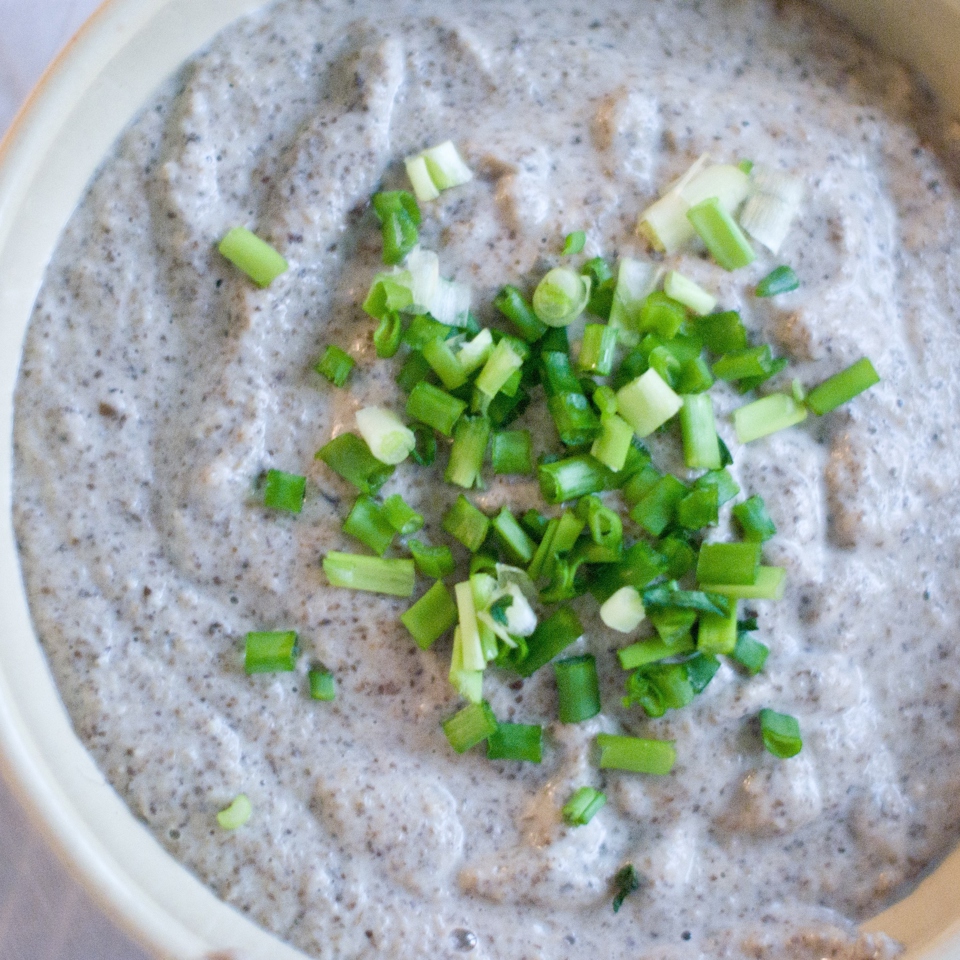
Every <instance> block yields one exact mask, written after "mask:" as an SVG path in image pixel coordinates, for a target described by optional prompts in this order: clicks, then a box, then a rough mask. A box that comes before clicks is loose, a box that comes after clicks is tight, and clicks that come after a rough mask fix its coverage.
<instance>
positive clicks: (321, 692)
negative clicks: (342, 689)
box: [307, 668, 337, 702]
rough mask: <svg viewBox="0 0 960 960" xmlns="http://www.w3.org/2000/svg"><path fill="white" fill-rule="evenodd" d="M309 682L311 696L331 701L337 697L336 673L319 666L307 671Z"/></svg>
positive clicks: (314, 698)
mask: <svg viewBox="0 0 960 960" xmlns="http://www.w3.org/2000/svg"><path fill="white" fill-rule="evenodd" d="M307 682H308V683H309V684H310V698H311V699H312V700H323V701H326V702H329V701H331V700H336V699H337V681H336V678H335V677H334V675H333V674H332V673H331V672H330V671H329V670H327V669H325V668H317V669H314V670H310V671H308V673H307Z"/></svg>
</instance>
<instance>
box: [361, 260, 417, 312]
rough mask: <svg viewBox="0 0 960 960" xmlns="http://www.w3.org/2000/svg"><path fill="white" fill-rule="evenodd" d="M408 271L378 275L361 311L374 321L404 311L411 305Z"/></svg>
mask: <svg viewBox="0 0 960 960" xmlns="http://www.w3.org/2000/svg"><path fill="white" fill-rule="evenodd" d="M411 282H412V280H411V276H410V273H409V271H402V272H401V273H392V274H391V273H378V274H377V275H376V277H374V278H373V283H372V284H371V285H370V293H369V294H368V295H367V299H366V300H364V301H363V306H362V309H363V311H364V313H367V314H369V316H371V317H373V319H374V320H382V319H383V318H384V317H385V316H387V315H388V314H390V313H398V312H399V311H401V310H406V309H408V308H409V307H410V306H412V304H413V293H412V292H411V290H410V284H411Z"/></svg>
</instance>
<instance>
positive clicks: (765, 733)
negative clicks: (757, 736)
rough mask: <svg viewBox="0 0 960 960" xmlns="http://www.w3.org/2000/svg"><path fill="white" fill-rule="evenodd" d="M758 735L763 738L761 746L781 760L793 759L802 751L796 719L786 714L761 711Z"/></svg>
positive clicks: (801, 739) (801, 741) (798, 725)
mask: <svg viewBox="0 0 960 960" xmlns="http://www.w3.org/2000/svg"><path fill="white" fill-rule="evenodd" d="M760 733H761V735H762V737H763V745H764V746H765V747H766V748H767V750H769V751H770V753H772V754H773V755H774V756H775V757H779V758H780V759H781V760H787V759H789V758H790V757H795V756H796V755H797V754H798V753H799V752H800V751H801V750H802V749H803V738H802V737H801V736H800V724H799V723H798V722H797V718H796V717H791V716H790V714H788V713H777V712H776V711H774V710H768V709H764V710H761V711H760Z"/></svg>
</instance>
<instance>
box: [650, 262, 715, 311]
mask: <svg viewBox="0 0 960 960" xmlns="http://www.w3.org/2000/svg"><path fill="white" fill-rule="evenodd" d="M663 292H664V293H665V294H666V295H667V296H668V297H670V299H671V300H676V301H677V303H682V304H683V305H684V306H685V307H686V308H687V309H688V310H690V312H691V313H695V314H696V315H697V316H698V317H702V316H703V315H704V314H707V313H710V311H711V310H713V308H714V307H715V306H716V305H717V298H716V297H714V296H713V295H712V294H709V293H707V291H706V290H704V289H703V287H701V286H699V285H698V284H696V283H694V282H693V280H691V279H690V278H689V277H685V276H684V275H683V274H682V273H677V271H676V270H671V271H670V272H669V273H668V274H667V275H666V276H665V277H664V278H663Z"/></svg>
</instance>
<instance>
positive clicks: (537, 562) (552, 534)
mask: <svg viewBox="0 0 960 960" xmlns="http://www.w3.org/2000/svg"><path fill="white" fill-rule="evenodd" d="M559 528H560V520H559V518H555V519H553V520H549V521H548V522H547V527H546V529H545V530H544V532H543V536H542V537H541V538H540V546H538V547H537V550H536V552H535V553H534V555H533V560H531V561H530V566H529V567H527V575H528V576H529V577H530V579H531V580H539V579H540V577H541V576H543V575H544V574H547V573H549V572H550V570H551V569H552V567H553V562H554V560H555V559H556V555H557V551H556V550H554V547H553V542H554V540H555V539H556V536H557V530H558V529H559Z"/></svg>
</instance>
